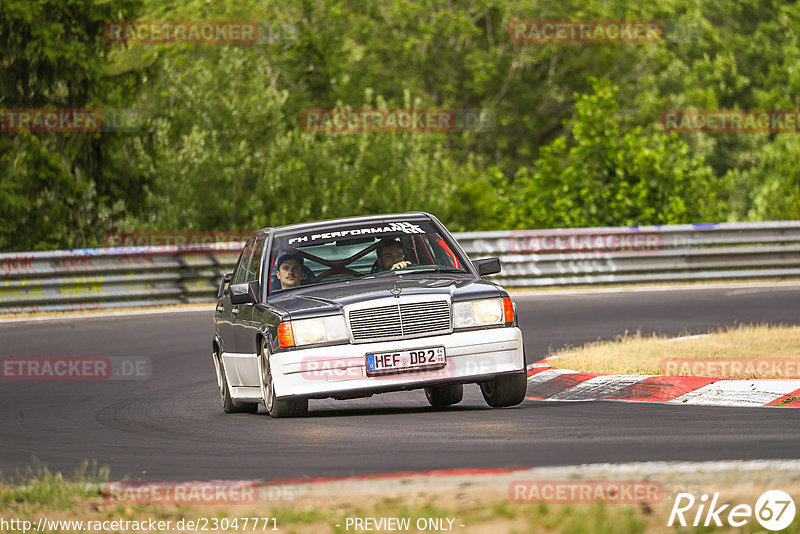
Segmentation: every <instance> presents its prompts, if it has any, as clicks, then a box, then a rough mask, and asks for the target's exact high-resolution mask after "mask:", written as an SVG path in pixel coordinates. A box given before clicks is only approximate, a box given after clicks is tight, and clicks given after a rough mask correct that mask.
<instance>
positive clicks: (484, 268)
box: [472, 258, 500, 276]
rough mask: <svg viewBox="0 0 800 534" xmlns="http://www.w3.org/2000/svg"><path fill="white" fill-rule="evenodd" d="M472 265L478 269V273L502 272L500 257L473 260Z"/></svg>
mask: <svg viewBox="0 0 800 534" xmlns="http://www.w3.org/2000/svg"><path fill="white" fill-rule="evenodd" d="M472 265H474V266H475V268H476V269H477V270H478V274H479V275H481V276H483V275H485V274H497V273H499V272H500V258H481V259H479V260H472Z"/></svg>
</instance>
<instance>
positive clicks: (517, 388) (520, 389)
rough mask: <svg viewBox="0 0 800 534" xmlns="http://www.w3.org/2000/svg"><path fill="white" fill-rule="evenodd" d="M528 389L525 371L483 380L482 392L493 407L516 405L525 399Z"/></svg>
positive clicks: (487, 402)
mask: <svg viewBox="0 0 800 534" xmlns="http://www.w3.org/2000/svg"><path fill="white" fill-rule="evenodd" d="M527 390H528V375H527V373H525V372H522V373H514V374H510V375H497V376H495V377H494V378H492V379H491V380H487V381H486V382H481V393H483V399H484V400H485V401H486V404H488V405H489V406H491V407H492V408H503V407H505V406H516V405H517V404H519V403H521V402H522V401H523V400H524V399H525V393H526V392H527Z"/></svg>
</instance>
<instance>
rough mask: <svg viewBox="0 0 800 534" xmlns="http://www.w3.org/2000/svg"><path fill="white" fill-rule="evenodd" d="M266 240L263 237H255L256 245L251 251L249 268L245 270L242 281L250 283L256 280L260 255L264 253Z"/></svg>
mask: <svg viewBox="0 0 800 534" xmlns="http://www.w3.org/2000/svg"><path fill="white" fill-rule="evenodd" d="M266 241H267V240H266V239H264V238H263V237H260V236H259V237H256V244H255V248H254V250H253V257H252V259H251V260H250V266H249V267H248V268H247V272H246V274H245V278H244V281H245V282H252V281H253V280H258V274H259V273H258V268H259V267H260V266H261V255H262V253H263V252H264V243H265V242H266Z"/></svg>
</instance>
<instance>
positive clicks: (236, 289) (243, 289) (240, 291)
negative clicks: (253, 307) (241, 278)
mask: <svg viewBox="0 0 800 534" xmlns="http://www.w3.org/2000/svg"><path fill="white" fill-rule="evenodd" d="M230 290H231V304H246V303H248V302H253V301H252V300H251V298H250V284H231V285H230Z"/></svg>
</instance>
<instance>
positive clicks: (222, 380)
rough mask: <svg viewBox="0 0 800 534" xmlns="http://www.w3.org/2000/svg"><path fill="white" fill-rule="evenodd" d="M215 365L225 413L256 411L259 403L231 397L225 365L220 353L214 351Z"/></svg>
mask: <svg viewBox="0 0 800 534" xmlns="http://www.w3.org/2000/svg"><path fill="white" fill-rule="evenodd" d="M214 367H215V368H216V371H217V385H218V387H219V396H220V400H221V401H222V411H223V412H225V413H256V412H258V404H256V403H253V402H236V401H235V400H233V399H232V398H231V391H230V389H228V379H227V377H226V376H225V366H224V365H222V359H221V358H220V356H219V354H217V353H216V352H215V353H214Z"/></svg>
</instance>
